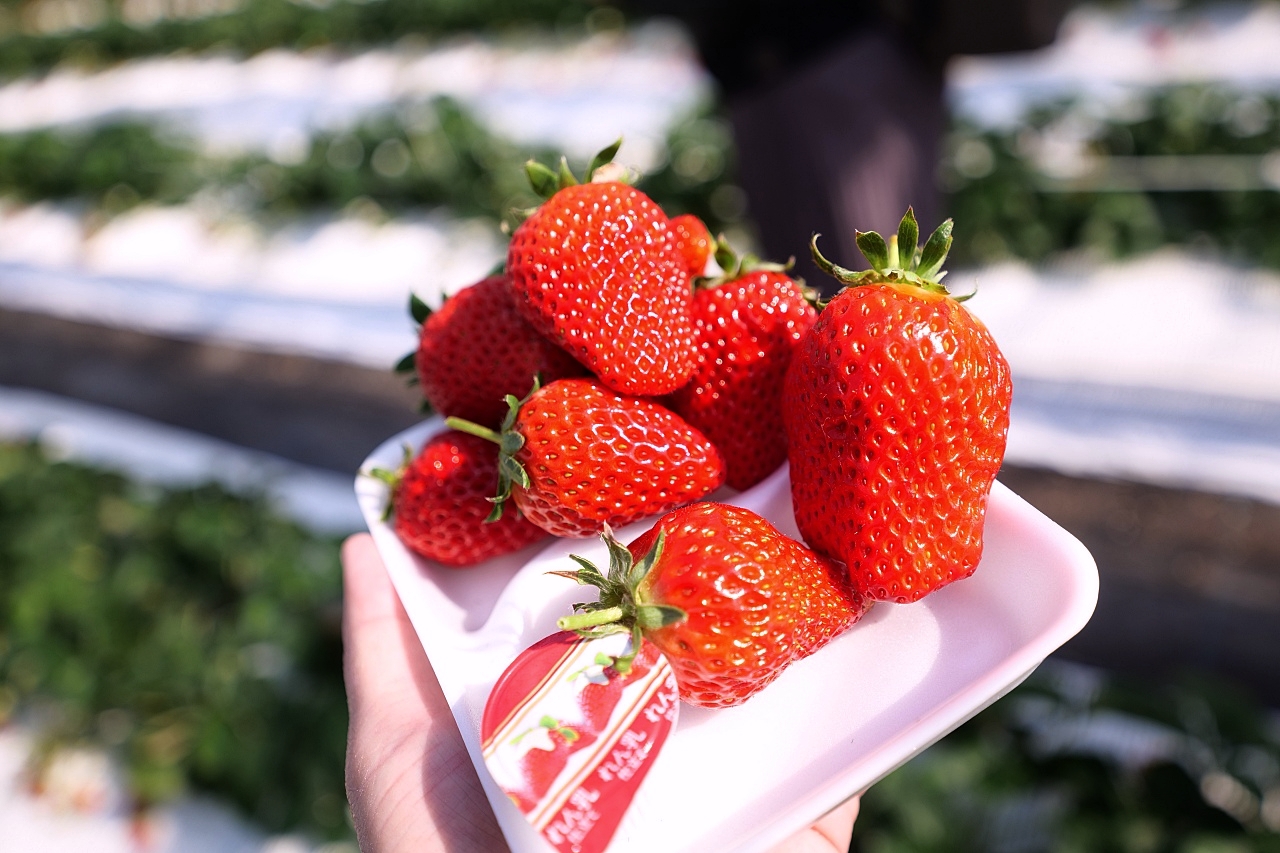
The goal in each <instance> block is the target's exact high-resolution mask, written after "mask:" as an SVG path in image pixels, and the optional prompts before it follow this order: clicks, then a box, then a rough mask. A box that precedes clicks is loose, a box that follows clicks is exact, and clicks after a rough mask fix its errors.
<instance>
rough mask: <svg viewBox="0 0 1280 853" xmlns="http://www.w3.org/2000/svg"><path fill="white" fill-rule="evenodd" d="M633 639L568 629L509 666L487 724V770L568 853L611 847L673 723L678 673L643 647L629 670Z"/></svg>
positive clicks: (491, 698) (486, 715) (488, 706)
mask: <svg viewBox="0 0 1280 853" xmlns="http://www.w3.org/2000/svg"><path fill="white" fill-rule="evenodd" d="M630 645H631V636H630V635H629V634H626V633H619V634H610V635H608V636H606V637H596V638H593V639H584V638H582V637H579V636H578V635H576V634H572V633H568V632H560V633H556V634H552V635H551V636H550V637H547V638H546V639H544V640H542V641H540V642H538V643H535V644H534V645H532V646H530V647H529V648H527V649H525V650H524V651H523V652H521V653H520V655H519V656H517V657H516V659H515V660H514V661H513V662H512V663H511V665H510V666H509V667H507V669H506V671H505V672H503V674H502V676H501V677H500V678H499V679H498V682H497V683H496V684H495V685H494V687H493V691H492V692H491V693H490V694H489V701H488V703H487V704H486V705H485V709H484V719H483V720H482V721H481V725H480V737H481V746H482V749H483V752H484V760H485V764H486V765H487V766H488V768H489V772H490V773H492V774H493V778H494V780H495V781H497V783H498V785H499V787H501V788H502V790H503V791H504V792H506V794H507V796H508V797H510V798H511V801H512V802H514V803H515V804H516V806H517V807H518V808H519V809H520V811H522V812H523V813H524V815H525V817H526V818H528V819H529V822H530V823H532V824H533V826H534V828H536V829H537V830H538V831H539V832H541V833H542V835H543V836H544V837H545V838H546V839H547V840H548V841H550V842H551V843H552V844H553V845H554V846H555V847H556V848H557V849H558V850H560V851H562V853H600V851H603V850H605V849H606V848H607V847H608V846H609V841H610V840H611V839H612V838H613V834H614V832H615V831H616V830H617V828H618V824H619V823H620V822H621V821H622V817H623V815H624V814H625V813H626V810H627V807H628V806H629V805H630V804H631V800H632V799H633V798H634V797H635V794H636V790H637V789H638V788H639V787H640V782H641V781H642V780H643V779H644V776H645V774H646V773H648V771H649V767H650V766H651V765H652V763H653V761H654V759H655V758H656V757H657V755H658V751H659V750H660V749H661V747H662V744H663V742H664V741H665V740H666V738H667V735H668V733H669V732H670V731H671V727H672V726H673V725H675V720H676V713H677V708H678V706H679V702H678V695H677V692H676V680H675V675H674V673H672V671H671V666H670V665H669V664H668V663H667V660H666V658H664V657H663V656H662V654H661V653H660V652H659V651H658V650H657V648H656V647H655V646H653V644H651V643H649V642H642V644H641V647H640V652H639V654H637V655H636V656H635V659H634V660H633V661H632V662H631V667H630V669H628V670H627V672H625V673H621V672H619V671H618V669H617V667H616V664H615V662H616V660H617V659H618V657H619V656H621V655H623V654H625V653H626V652H627V651H628V650H629V649H630Z"/></svg>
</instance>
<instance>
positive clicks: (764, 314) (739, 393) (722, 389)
mask: <svg viewBox="0 0 1280 853" xmlns="http://www.w3.org/2000/svg"><path fill="white" fill-rule="evenodd" d="M716 260H717V262H718V263H719V264H720V266H721V268H722V269H723V270H724V271H725V273H724V275H723V276H722V277H720V278H716V279H710V280H702V281H700V282H699V288H698V290H697V293H696V294H695V295H694V298H693V323H694V329H695V335H696V340H697V344H698V364H697V366H696V367H695V368H694V371H693V378H692V379H691V380H690V382H689V384H687V385H685V386H684V387H683V388H681V389H680V390H678V391H676V392H675V393H674V394H672V395H671V396H670V397H668V398H667V404H668V405H669V406H670V407H671V409H672V411H674V412H676V413H677V414H679V415H681V416H683V417H684V419H685V420H687V421H688V422H689V423H691V424H693V425H694V426H695V427H697V428H698V429H700V430H701V431H702V433H703V434H704V435H706V437H707V438H709V439H711V443H712V444H714V445H715V446H716V448H717V449H718V450H719V451H720V453H721V455H723V456H724V461H725V468H726V477H725V480H726V482H727V483H728V484H729V485H730V486H732V487H733V488H735V489H746V488H750V487H751V486H754V485H755V484H756V483H759V482H760V481H761V480H763V479H764V478H765V477H767V476H769V474H771V473H772V472H773V471H775V470H776V469H777V468H778V466H779V465H781V464H782V463H783V462H784V461H786V458H787V440H786V433H785V431H784V430H783V428H782V383H783V379H784V377H785V376H786V374H787V367H788V365H789V364H790V363H791V352H792V350H794V349H795V347H796V344H797V343H798V342H799V340H800V337H801V336H802V335H803V334H804V333H805V332H807V331H808V330H809V327H810V326H812V325H813V322H814V320H815V319H817V316H818V315H817V312H816V311H815V310H814V308H813V306H812V305H810V304H809V302H808V300H807V294H806V293H805V291H804V289H803V285H802V284H799V283H797V282H796V281H795V280H793V279H792V278H791V277H789V276H788V275H786V273H785V269H786V268H785V267H782V266H779V265H777V264H765V263H761V262H759V261H757V260H756V259H754V258H752V257H750V256H748V257H746V258H743V259H741V260H739V259H738V257H737V256H736V255H735V254H734V253H733V251H732V250H731V249H730V248H729V246H728V244H727V243H726V242H725V241H724V238H723V237H722V238H720V240H719V242H718V243H717V249H716Z"/></svg>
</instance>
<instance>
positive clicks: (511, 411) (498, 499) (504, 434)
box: [444, 376, 542, 521]
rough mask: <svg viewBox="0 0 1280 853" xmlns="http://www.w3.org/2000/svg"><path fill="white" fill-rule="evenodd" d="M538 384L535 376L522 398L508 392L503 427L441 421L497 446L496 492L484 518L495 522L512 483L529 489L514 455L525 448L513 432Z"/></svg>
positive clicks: (467, 421)
mask: <svg viewBox="0 0 1280 853" xmlns="http://www.w3.org/2000/svg"><path fill="white" fill-rule="evenodd" d="M541 386H542V382H541V381H540V380H539V379H538V377H536V376H535V377H534V378H533V388H532V390H530V391H529V395H528V396H527V397H525V398H524V399H523V400H518V399H516V396H515V395H514V394H508V395H507V398H506V399H507V409H508V410H507V415H506V417H505V418H503V419H502V426H501V427H500V428H499V429H497V430H493V429H489V427H486V426H481V425H480V424H478V423H474V422H472V421H469V420H466V419H464V418H458V417H449V418H445V421H444V424H445V426H447V427H449V428H450V429H456V430H458V431H459V432H465V433H468V434H470V435H474V436H476V437H477V438H483V439H485V440H486V441H492V442H493V443H494V444H496V445H498V493H497V494H496V495H494V496H493V497H492V498H489V500H491V501H493V510H492V511H491V512H490V513H489V515H488V517H487V518H485V521H497V520H498V519H500V518H502V507H503V504H505V503H506V502H507V500H508V499H509V498H510V497H511V487H512V484H513V483H519V484H520V486H521V488H525V489H527V488H529V472H528V471H526V470H524V466H523V465H521V464H520V463H519V462H518V461H517V460H516V458H515V455H516V454H517V453H518V452H519V451H520V448H522V447H524V436H523V435H521V434H520V433H518V432H516V430H515V423H516V416H517V415H519V414H520V407H521V406H523V405H524V404H525V403H526V402H528V400H529V397H532V396H533V395H534V394H536V393H537V391H538V389H539V388H540V387H541Z"/></svg>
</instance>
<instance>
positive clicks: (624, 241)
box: [507, 150, 694, 396]
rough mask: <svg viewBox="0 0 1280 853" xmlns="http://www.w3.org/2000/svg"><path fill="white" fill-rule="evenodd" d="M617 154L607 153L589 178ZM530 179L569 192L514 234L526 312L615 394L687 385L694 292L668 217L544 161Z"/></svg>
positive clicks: (639, 197) (515, 268)
mask: <svg viewBox="0 0 1280 853" xmlns="http://www.w3.org/2000/svg"><path fill="white" fill-rule="evenodd" d="M606 155H607V157H606ZM612 156H613V155H612V152H611V151H608V150H606V151H605V152H602V153H601V155H599V156H598V157H597V159H596V161H595V162H593V164H592V167H591V168H590V169H589V170H588V176H590V174H591V173H592V172H594V170H595V168H597V164H598V163H599V161H600V160H601V159H602V158H604V159H606V160H607V158H611V157H612ZM539 170H541V171H539ZM544 173H545V174H544ZM530 177H531V179H533V181H534V184H535V187H537V188H540V189H541V190H542V191H544V192H546V191H547V190H550V189H554V188H555V186H557V185H558V186H560V187H561V188H560V189H559V190H556V191H555V193H554V195H551V197H550V198H548V199H547V200H546V201H545V202H543V203H542V204H541V205H540V206H539V207H538V208H537V209H536V210H535V211H534V212H533V214H532V215H530V216H529V218H528V219H526V220H525V221H524V222H523V223H521V224H520V226H519V227H518V228H517V229H516V232H515V234H513V235H512V237H511V245H510V248H509V250H508V255H507V268H508V270H510V273H511V282H512V288H513V290H514V292H515V294H516V299H517V303H518V304H519V305H520V310H521V311H522V312H523V313H524V315H525V317H526V318H528V320H529V322H531V323H532V324H533V326H534V327H535V328H536V329H537V330H538V331H539V332H541V333H542V334H543V335H545V336H546V337H547V338H549V339H550V340H552V341H554V342H555V343H556V344H558V345H559V346H561V347H563V348H564V349H566V350H567V351H568V352H569V353H571V354H572V355H573V356H574V358H576V359H578V361H580V362H582V363H583V364H584V365H586V366H587V367H588V368H589V369H590V370H591V372H592V373H595V374H596V375H597V376H599V377H600V381H601V382H603V383H604V384H605V385H607V386H608V387H610V388H612V389H614V390H615V391H618V392H620V393H623V394H631V395H635V396H656V395H659V394H666V393H668V392H671V391H674V390H675V389H676V388H679V387H680V386H681V385H683V384H684V383H685V381H686V380H687V379H688V378H689V374H690V372H691V371H692V370H693V361H694V349H693V323H692V321H691V320H690V319H689V303H690V300H691V299H692V291H691V290H690V287H689V272H688V269H687V268H686V265H685V264H686V261H685V260H684V259H683V258H682V257H681V255H680V253H679V252H678V251H677V250H676V247H675V245H674V244H675V239H674V235H673V234H672V232H671V229H670V226H669V223H668V221H667V216H666V214H665V213H663V212H662V209H661V208H659V207H658V205H657V204H655V203H654V202H653V200H652V199H650V198H649V197H648V196H647V195H645V194H644V193H642V192H640V191H639V190H637V189H636V188H635V187H631V186H628V185H627V184H624V183H620V182H617V181H609V182H603V183H588V184H577V183H571V182H572V181H573V177H572V175H570V174H569V172H568V169H567V168H563V169H562V170H561V174H560V176H556V175H554V174H553V173H551V172H550V170H549V169H546V167H537V166H536V164H535V165H533V166H531V167H530Z"/></svg>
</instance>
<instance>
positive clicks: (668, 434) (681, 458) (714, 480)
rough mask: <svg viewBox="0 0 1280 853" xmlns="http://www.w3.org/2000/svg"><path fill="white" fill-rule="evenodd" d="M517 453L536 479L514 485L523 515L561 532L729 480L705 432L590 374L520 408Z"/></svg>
mask: <svg viewBox="0 0 1280 853" xmlns="http://www.w3.org/2000/svg"><path fill="white" fill-rule="evenodd" d="M514 429H515V431H516V432H517V433H518V434H520V435H521V436H522V437H523V438H524V445H523V447H521V448H520V449H519V450H518V451H516V453H515V454H514V459H515V460H516V461H517V462H519V463H520V464H521V465H522V466H523V467H524V469H525V471H526V473H527V474H528V476H529V480H530V485H529V486H528V487H523V486H521V485H519V484H515V485H513V486H512V490H511V494H512V499H513V500H514V501H515V504H516V507H517V508H518V509H519V510H520V513H521V514H522V515H523V516H524V517H525V518H527V519H529V520H530V521H532V522H533V523H534V524H537V525H538V526H539V527H541V528H542V529H544V530H546V531H548V532H549V533H553V534H555V535H557V536H565V537H585V536H594V535H596V534H598V533H600V532H601V531H602V530H603V529H604V526H605V525H606V524H608V525H610V526H613V527H621V526H622V525H624V524H628V523H630V522H632V521H636V520H639V519H641V518H645V517H647V516H651V515H657V514H658V513H662V512H666V511H667V510H669V509H672V508H673V507H677V506H680V505H681V504H685V503H688V502H690V501H694V500H697V499H698V498H700V497H702V496H703V495H706V494H707V493H709V492H711V491H713V490H714V489H716V488H718V487H719V486H720V484H721V483H723V482H724V463H723V462H722V461H721V458H720V454H719V452H718V451H717V450H716V448H715V447H714V445H712V444H711V442H710V441H708V440H707V438H706V437H705V436H703V435H702V433H700V432H698V431H697V430H696V429H694V428H693V427H691V426H689V425H688V424H687V423H685V421H684V420H683V419H682V418H681V417H680V416H679V415H676V414H675V413H674V412H671V411H669V410H668V409H666V408H664V407H663V406H660V405H658V404H657V403H654V402H652V401H649V400H641V399H638V398H634V397H625V396H622V395H620V394H616V393H614V392H613V391H610V390H609V389H608V388H605V387H604V386H603V385H602V384H600V383H598V382H595V381H593V380H590V379H562V380H560V381H559V382H553V383H551V384H550V385H548V386H546V387H545V388H541V389H539V390H538V391H537V392H535V393H534V394H533V395H532V396H531V397H530V398H529V399H528V400H527V401H526V402H525V403H524V404H523V405H522V406H521V408H520V413H519V415H518V416H517V418H516V420H515V425H514Z"/></svg>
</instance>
